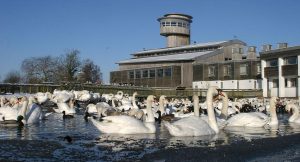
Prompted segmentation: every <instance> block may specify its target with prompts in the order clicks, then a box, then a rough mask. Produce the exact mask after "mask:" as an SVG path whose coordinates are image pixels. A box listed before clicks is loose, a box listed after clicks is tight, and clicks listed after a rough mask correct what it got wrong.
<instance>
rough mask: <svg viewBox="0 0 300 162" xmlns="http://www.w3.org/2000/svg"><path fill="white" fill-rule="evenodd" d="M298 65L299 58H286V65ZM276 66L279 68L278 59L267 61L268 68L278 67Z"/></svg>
mask: <svg viewBox="0 0 300 162" xmlns="http://www.w3.org/2000/svg"><path fill="white" fill-rule="evenodd" d="M297 63H298V59H297V56H292V57H286V58H284V65H295V64H297ZM276 66H278V59H272V60H268V61H267V67H276Z"/></svg>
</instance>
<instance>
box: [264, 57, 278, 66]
mask: <svg viewBox="0 0 300 162" xmlns="http://www.w3.org/2000/svg"><path fill="white" fill-rule="evenodd" d="M267 66H268V67H276V66H278V60H277V59H273V60H268V61H267Z"/></svg>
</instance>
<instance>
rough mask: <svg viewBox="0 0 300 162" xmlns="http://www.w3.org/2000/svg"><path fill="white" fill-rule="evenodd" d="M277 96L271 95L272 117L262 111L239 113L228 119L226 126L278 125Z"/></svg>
mask: <svg viewBox="0 0 300 162" xmlns="http://www.w3.org/2000/svg"><path fill="white" fill-rule="evenodd" d="M276 102H277V97H271V100H270V117H269V116H267V115H266V114H264V113H261V112H249V113H239V114H236V115H234V116H232V117H231V118H229V119H228V120H227V123H226V127H264V126H266V125H270V126H276V125H278V119H277V114H276Z"/></svg>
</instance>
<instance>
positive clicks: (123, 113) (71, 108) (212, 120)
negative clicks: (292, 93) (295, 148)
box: [0, 86, 300, 136]
mask: <svg viewBox="0 0 300 162" xmlns="http://www.w3.org/2000/svg"><path fill="white" fill-rule="evenodd" d="M137 95H138V94H137V93H136V92H134V93H133V94H132V96H130V95H128V94H123V92H122V91H119V92H118V93H117V94H102V95H100V94H99V93H92V92H90V91H87V90H82V91H66V90H54V92H53V93H50V92H46V93H42V92H38V93H36V94H31V95H24V96H21V97H14V96H7V95H2V96H1V99H0V100H1V101H0V104H1V105H0V106H1V107H0V129H1V126H16V127H23V126H24V125H31V124H35V123H37V122H39V121H40V120H43V119H45V118H47V117H48V116H49V115H52V114H54V113H60V114H62V117H63V119H68V118H71V119H69V120H72V118H74V117H75V116H74V115H75V114H76V113H77V111H76V109H78V108H80V107H84V119H85V120H87V121H88V122H91V123H92V124H93V125H94V126H95V129H98V130H99V131H100V132H101V133H108V134H147V133H155V132H156V125H157V124H156V122H159V123H162V124H163V125H164V126H165V127H166V129H167V130H168V131H169V133H170V134H171V135H172V136H205V135H214V134H218V133H219V131H220V129H225V128H227V127H243V128H244V127H266V126H271V127H272V126H278V119H277V113H278V112H279V111H287V112H291V113H292V115H291V116H290V117H289V122H291V123H296V124H300V116H299V102H298V100H292V99H289V100H288V99H283V100H279V99H278V98H276V97H271V98H269V99H259V98H248V99H246V98H244V99H235V100H233V99H229V97H228V96H227V94H226V93H225V92H223V91H222V90H221V89H219V88H218V87H214V86H212V87H209V88H208V90H207V95H206V100H205V101H204V102H200V101H199V96H197V95H194V96H193V98H192V99H188V98H185V99H184V98H182V99H179V98H167V96H164V95H162V96H160V97H159V98H156V97H155V96H154V95H149V96H148V97H147V98H146V99H145V100H143V101H142V100H137ZM49 102H50V103H52V104H53V105H55V106H53V107H51V109H52V111H51V112H47V113H45V111H43V107H45V103H49Z"/></svg>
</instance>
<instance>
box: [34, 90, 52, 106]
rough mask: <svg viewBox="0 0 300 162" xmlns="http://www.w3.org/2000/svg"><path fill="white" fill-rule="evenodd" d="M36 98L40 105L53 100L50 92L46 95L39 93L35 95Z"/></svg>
mask: <svg viewBox="0 0 300 162" xmlns="http://www.w3.org/2000/svg"><path fill="white" fill-rule="evenodd" d="M34 97H35V98H36V99H37V102H38V103H39V104H42V103H44V102H46V101H47V100H49V99H50V98H51V93H50V92H46V93H43V92H38V93H36V94H35V95H34Z"/></svg>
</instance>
